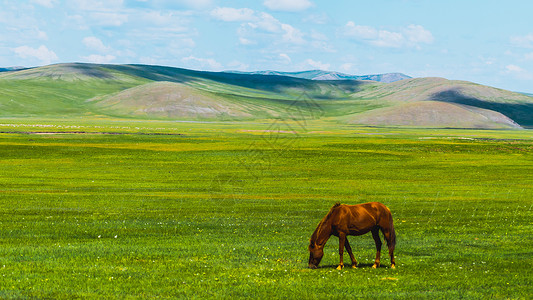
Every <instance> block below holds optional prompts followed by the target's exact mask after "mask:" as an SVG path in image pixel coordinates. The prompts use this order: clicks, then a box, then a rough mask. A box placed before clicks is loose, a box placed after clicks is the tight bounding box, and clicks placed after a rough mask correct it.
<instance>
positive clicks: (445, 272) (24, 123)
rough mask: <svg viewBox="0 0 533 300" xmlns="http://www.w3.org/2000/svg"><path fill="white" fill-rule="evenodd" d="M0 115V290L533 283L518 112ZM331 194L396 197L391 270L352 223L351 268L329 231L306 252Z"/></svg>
mask: <svg viewBox="0 0 533 300" xmlns="http://www.w3.org/2000/svg"><path fill="white" fill-rule="evenodd" d="M0 132H2V133H0V199H1V201H0V224H1V230H0V244H1V247H0V286H1V287H0V298H37V299H42V298H54V299H62V298H64V299H72V298H77V297H82V298H99V299H101V298H119V299H127V298H239V297H243V298H244V297H247V298H248V297H251V298H290V299H301V298H311V299H312V298H320V299H324V298H327V299H341V298H342V299H345V298H379V299H386V298H396V299H407V298H427V299H435V298H442V299H443V298H446V299H450V298H496V299H505V298H512V299H528V298H531V295H532V294H533V288H532V286H533V280H532V278H533V271H532V270H533V250H532V249H531V245H532V244H533V222H532V220H533V210H532V209H533V201H532V199H533V175H532V174H533V172H532V171H533V133H532V132H531V131H528V130H514V131H503V130H502V131H489V130H482V131H481V130H478V131H476V130H446V129H435V130H428V129H396V128H370V127H356V126H347V125H338V124H327V123H313V122H310V121H309V122H304V121H300V122H295V121H291V122H285V121H283V120H273V121H268V120H267V121H264V122H248V123H246V122H242V123H230V122H228V123H208V122H204V123H201V122H198V123H196V122H149V121H131V120H130V121H128V120H122V121H121V120H105V119H102V120H98V119H88V120H83V119H77V120H75V119H73V120H63V121H61V122H59V121H57V120H49V121H47V120H42V119H24V120H22V119H0ZM61 132H63V133H61ZM43 133H48V134H43ZM337 201H340V202H342V203H347V204H356V203H362V202H369V201H379V202H382V203H384V204H385V205H387V206H388V207H389V208H390V209H391V211H392V214H393V217H394V222H395V228H396V233H397V239H398V242H397V247H396V256H397V258H396V262H397V268H396V269H395V270H392V269H390V268H389V266H390V262H389V260H388V258H387V255H386V253H385V251H384V253H382V267H381V268H379V269H372V268H371V265H372V263H373V258H374V255H375V249H374V242H373V240H372V237H371V236H370V235H368V236H361V237H351V238H350V242H351V244H352V247H353V249H354V254H355V256H356V258H357V260H358V261H359V263H360V266H359V268H358V269H350V268H346V269H343V270H342V271H337V270H335V267H336V264H337V263H338V254H337V247H338V242H337V238H335V237H332V238H331V240H330V241H329V242H328V244H327V245H326V248H325V257H324V259H323V261H322V263H321V265H320V266H321V268H319V269H318V270H310V269H307V268H306V267H307V258H308V252H307V244H308V240H309V237H310V235H311V233H312V232H313V230H314V229H315V227H316V225H317V224H318V222H319V221H320V219H321V218H322V217H323V216H324V215H325V214H326V213H327V211H328V209H329V208H330V207H331V206H332V205H333V204H334V203H335V202H337ZM345 262H346V263H348V262H349V258H348V256H347V255H345Z"/></svg>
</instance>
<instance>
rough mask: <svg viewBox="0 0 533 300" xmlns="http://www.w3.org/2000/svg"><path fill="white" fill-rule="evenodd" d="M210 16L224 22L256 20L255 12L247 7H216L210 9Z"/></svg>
mask: <svg viewBox="0 0 533 300" xmlns="http://www.w3.org/2000/svg"><path fill="white" fill-rule="evenodd" d="M211 16H212V17H213V18H215V19H217V20H221V21H226V22H237V21H253V20H256V19H257V17H256V16H255V12H254V11H253V10H252V9H249V8H232V7H217V8H215V9H213V10H212V11H211Z"/></svg>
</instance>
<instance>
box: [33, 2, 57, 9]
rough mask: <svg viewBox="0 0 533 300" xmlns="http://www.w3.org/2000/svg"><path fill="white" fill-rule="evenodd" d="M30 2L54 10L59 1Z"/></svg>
mask: <svg viewBox="0 0 533 300" xmlns="http://www.w3.org/2000/svg"><path fill="white" fill-rule="evenodd" d="M30 2H31V3H34V4H37V5H41V6H44V7H48V8H52V7H54V5H55V4H57V0H31V1H30Z"/></svg>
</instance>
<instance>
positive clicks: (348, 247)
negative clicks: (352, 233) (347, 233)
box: [344, 237, 357, 269]
mask: <svg viewBox="0 0 533 300" xmlns="http://www.w3.org/2000/svg"><path fill="white" fill-rule="evenodd" d="M344 247H346V251H348V254H350V259H351V260H352V268H354V269H355V268H357V261H356V260H355V257H354V256H353V252H352V247H351V246H350V243H349V242H348V237H346V240H345V241H344Z"/></svg>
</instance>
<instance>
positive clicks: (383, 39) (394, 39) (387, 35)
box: [340, 21, 434, 48]
mask: <svg viewBox="0 0 533 300" xmlns="http://www.w3.org/2000/svg"><path fill="white" fill-rule="evenodd" d="M340 32H341V35H342V36H344V37H346V38H350V39H352V40H355V41H358V42H362V43H366V44H369V45H373V46H376V47H385V48H403V47H415V48H419V47H420V45H421V44H431V43H433V41H434V37H433V35H432V34H431V32H430V31H429V30H427V29H425V28H424V27H423V26H421V25H409V26H407V27H405V28H401V29H400V30H398V31H389V30H378V29H376V28H374V27H372V26H365V25H356V24H355V23H354V22H353V21H349V22H347V23H346V25H344V27H343V28H342V29H341V31H340Z"/></svg>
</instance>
